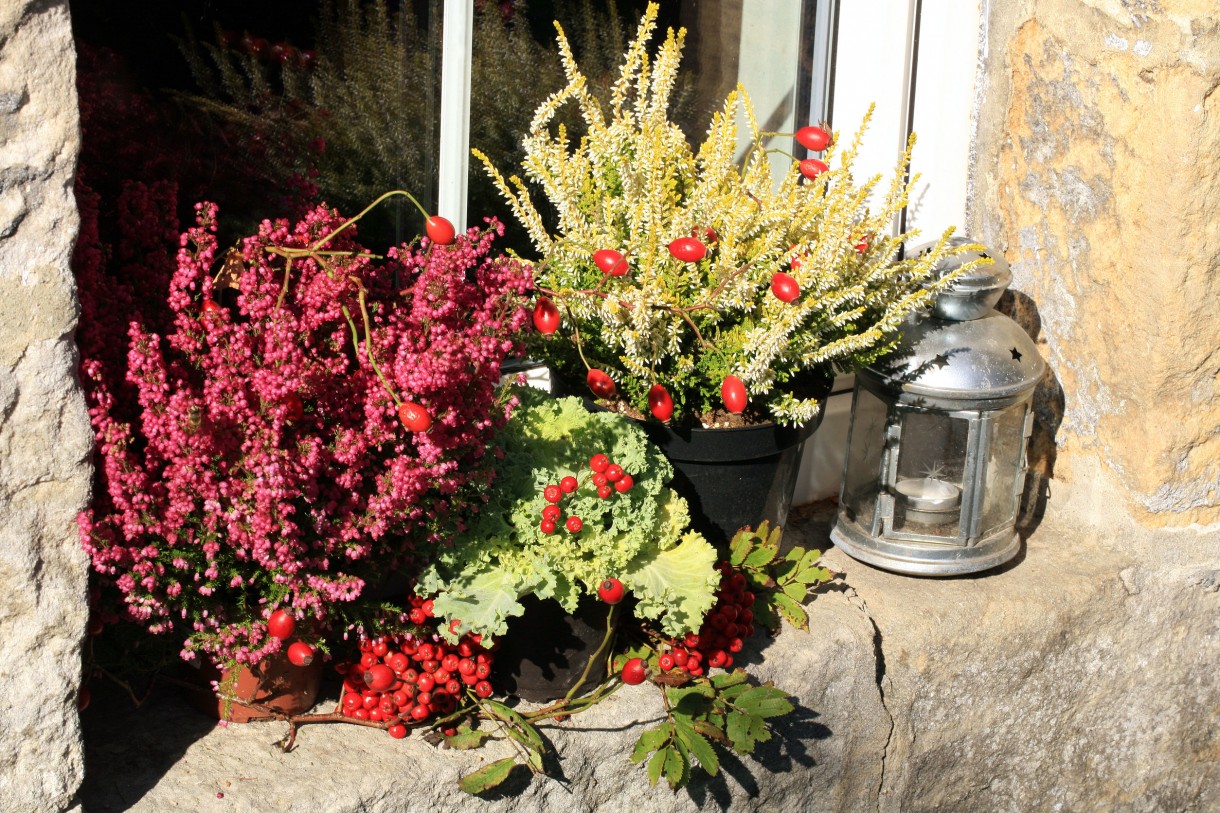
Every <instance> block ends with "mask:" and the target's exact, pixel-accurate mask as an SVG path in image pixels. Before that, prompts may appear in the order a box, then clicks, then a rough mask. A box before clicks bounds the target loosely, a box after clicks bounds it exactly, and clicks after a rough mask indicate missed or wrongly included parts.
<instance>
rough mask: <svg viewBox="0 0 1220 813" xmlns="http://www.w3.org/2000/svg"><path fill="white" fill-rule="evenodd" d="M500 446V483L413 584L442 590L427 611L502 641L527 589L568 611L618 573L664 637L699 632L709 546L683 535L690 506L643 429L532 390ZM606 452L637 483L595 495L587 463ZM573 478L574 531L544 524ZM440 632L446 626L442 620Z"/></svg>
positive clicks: (708, 589)
mask: <svg viewBox="0 0 1220 813" xmlns="http://www.w3.org/2000/svg"><path fill="white" fill-rule="evenodd" d="M520 399H521V401H522V403H521V404H520V405H519V406H518V408H517V409H516V411H515V412H514V414H513V417H512V419H511V420H510V421H509V423H508V425H507V426H506V427H505V429H504V430H503V431H502V432H501V433H500V436H499V438H498V440H497V454H498V455H499V456H501V460H500V461H499V462H498V464H497V468H498V471H497V474H496V481H495V484H494V485H493V486H492V488H491V490H490V493H489V496H488V504H487V506H486V507H484V509H483V510H482V511H481V512H480V514H479V515H478V517H477V518H475V519H474V520H472V522H471V523H470V526H469V527H468V528H467V529H466V530H465V532H463V533H461V534H459V535H458V537H457V540H456V542H455V544H454V546H453V547H452V548H449V549H446V550H443V551H441V552H440V553H439V554H438V555H437V557H436V559H435V560H434V561H433V562H432V563H431V565H430V566H429V567H428V568H427V569H426V570H425V571H424V574H423V575H422V576H421V577H420V583H419V590H420V592H421V593H424V594H429V595H431V594H437V595H436V599H435V602H434V607H433V609H434V612H436V613H437V615H440V616H443V617H445V618H447V619H449V620H451V621H452V620H457V621H460V622H461V625H460V630H461V631H462V632H476V633H483V634H485V635H486V634H492V635H498V634H502V633H503V632H504V631H505V630H506V629H507V626H506V622H507V620H508V618H510V617H512V616H515V615H520V614H521V613H522V612H523V607H522V605H521V604H520V603H519V601H518V599H520V598H521V597H522V596H525V595H527V594H531V593H532V594H534V595H535V596H537V597H539V598H543V599H546V598H554V599H556V600H558V601H559V603H560V604H562V605H563V606H564V608H565V609H567V610H568V611H569V612H571V611H574V610H575V609H576V604H577V601H578V600H579V599H580V597H581V596H582V595H596V594H597V588H598V585H599V584H601V582H602V581H604V580H605V579H607V578H610V577H617V578H618V579H619V580H620V581H622V583H623V585H624V586H625V587H626V588H627V590H628V591H630V593H631V594H632V595H633V596H634V597H635V598H636V599H637V600H638V602H639V603H638V604H637V605H636V607H635V609H634V613H635V615H636V616H637V617H640V618H648V619H656V620H658V621H659V624H660V626H661V628H662V629H663V630H665V632H666V633H668V634H671V635H682V634H684V633H686V632H688V631H690V630H692V629H697V628H698V626H699V624H700V623H701V622H702V620H703V617H704V615H705V614H706V613H707V611H708V610H709V609H711V607H712V605H713V604H714V603H715V601H716V598H715V595H714V592H715V590H716V586H717V583H718V579H719V576H718V574H717V572H716V571H715V570H714V568H713V565H714V564H715V561H716V552H715V549H714V548H713V547H712V546H711V545H710V544H709V543H708V542H707V541H706V540H705V539H704V538H703V537H702V536H700V535H699V534H698V533H695V532H693V531H689V530H688V526H689V524H690V523H689V518H690V516H689V512H688V510H687V506H686V501H685V500H683V499H682V498H681V497H679V496H678V495H677V494H675V493H674V492H673V491H671V490H670V489H669V488H667V484H668V482H669V480H670V478H671V477H672V476H673V469H672V468H671V467H670V465H669V463H668V461H666V460H665V458H664V457H663V456H662V455H661V453H660V451H659V450H658V449H657V448H656V447H654V446H653V445H652V444H651V443H650V442H649V440H648V438H647V436H646V435H645V434H644V432H643V431H642V430H641V429H639V428H638V427H637V426H635V425H634V424H633V423H632V422H631V421H630V420H628V419H627V418H624V417H622V416H620V415H616V414H614V413H610V412H589V411H588V410H586V409H585V407H584V405H583V404H582V402H581V401H580V400H579V399H577V398H563V399H557V400H556V399H551V398H547V397H545V396H542V395H540V394H537V393H536V392H534V391H532V390H528V389H524V388H523V390H522V392H521V394H520ZM594 455H606V456H608V457H609V458H610V459H611V460H612V461H614V463H615V464H617V465H618V466H619V467H621V468H622V469H623V471H624V472H626V473H627V474H628V475H629V476H630V478H631V480H632V481H633V482H632V483H631V485H629V486H628V488H627V489H620V490H616V491H615V492H614V493H613V494H612V495H609V496H605V497H603V496H600V495H599V494H598V493H597V489H596V487H595V486H594V485H593V483H592V482H591V480H592V476H593V475H592V473H591V471H590V468H589V465H588V462H589V460H590V458H591V457H593V456H594ZM565 477H574V478H576V481H577V482H578V483H579V487H577V488H576V489H575V490H574V491H571V492H569V493H567V494H566V496H565V497H563V498H562V499H563V510H564V511H566V512H567V514H568V515H569V516H570V517H571V516H575V517H579V518H580V520H581V523H582V525H581V527H580V530H579V531H577V532H575V533H573V532H571V531H569V530H568V529H567V528H565V527H564V526H563V523H562V522H560V523H559V527H558V528H556V529H553V530H551V531H550V532H548V531H547V530H545V529H544V528H543V527H542V521H544V514H543V512H544V510H545V508H546V506H547V505H548V504H551V505H554V504H555V501H553V500H552V501H548V500H547V498H546V496H545V492H546V491H548V486H550V487H553V488H555V489H556V491H553V492H551V493H552V494H553V495H554V494H555V493H557V490H558V488H559V487H558V486H557V485H555V484H557V483H560V482H561V481H562V480H563V479H564V478H565ZM441 629H442V631H443V630H445V629H446V625H444V624H442V625H441Z"/></svg>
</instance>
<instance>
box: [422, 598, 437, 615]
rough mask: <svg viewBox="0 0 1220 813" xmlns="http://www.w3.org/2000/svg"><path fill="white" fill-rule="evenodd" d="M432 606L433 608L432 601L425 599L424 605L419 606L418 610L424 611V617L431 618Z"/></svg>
mask: <svg viewBox="0 0 1220 813" xmlns="http://www.w3.org/2000/svg"><path fill="white" fill-rule="evenodd" d="M433 606H435V605H434V603H433V601H432V599H425V600H424V603H423V604H421V605H419V608H420V609H421V610H423V611H424V615H426V616H428V617H429V618H431V617H432V608H433Z"/></svg>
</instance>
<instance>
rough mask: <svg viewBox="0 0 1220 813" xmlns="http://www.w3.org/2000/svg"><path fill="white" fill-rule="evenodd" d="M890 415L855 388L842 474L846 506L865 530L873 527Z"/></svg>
mask: <svg viewBox="0 0 1220 813" xmlns="http://www.w3.org/2000/svg"><path fill="white" fill-rule="evenodd" d="M887 412H888V409H887V407H886V404H885V402H884V401H882V400H881V399H880V398H878V397H877V396H876V395H874V394H873V393H871V392H869V391H868V390H866V389H864V388H863V387H859V386H857V387H856V401H855V403H854V404H853V405H852V419H851V435H850V436H849V437H848V440H847V464H846V466H845V468H844V473H843V505H845V506H846V507H847V508H848V509H849V510H850V511H851V512H852V517H853V519H854V521H855V522H857V523H859V524H860V525H861V526H863V527H865V528H867V527H869V526H871V525H872V522H873V510H874V508H875V503H876V497H877V491H878V489H879V488H880V485H879V484H880V480H881V458H882V455H883V454H884V453H885V418H886V413H887Z"/></svg>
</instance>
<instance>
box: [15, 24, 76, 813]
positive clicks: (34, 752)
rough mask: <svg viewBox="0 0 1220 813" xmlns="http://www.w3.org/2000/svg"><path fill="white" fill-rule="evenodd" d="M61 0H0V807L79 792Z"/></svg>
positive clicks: (67, 92)
mask: <svg viewBox="0 0 1220 813" xmlns="http://www.w3.org/2000/svg"><path fill="white" fill-rule="evenodd" d="M73 53H74V52H73V48H72V38H71V29H70V25H69V18H68V8H67V3H66V2H55V1H54V0H41V2H33V1H32V0H0V687H3V690H2V691H0V732H2V736H3V742H4V748H3V749H0V800H2V801H0V807H3V808H4V809H6V810H31V811H32V810H59V809H63V808H64V807H66V806H67V805H68V803H69V802H70V800H71V799H72V798H73V796H74V795H75V793H76V790H77V788H78V786H79V785H80V782H81V778H82V775H83V759H82V748H81V738H80V725H79V722H78V718H77V711H76V707H77V690H78V687H79V684H80V674H79V672H80V664H81V655H80V647H81V640H82V638H83V636H84V629H85V623H86V614H87V604H88V602H87V600H86V585H87V580H86V560H85V556H84V554H83V553H82V551H81V549H80V545H79V543H78V542H77V538H76V528H75V522H74V519H75V516H76V513H77V512H78V511H79V510H80V509H81V508H82V507H83V506H84V504H85V502H86V500H87V499H88V492H89V482H90V468H89V455H90V451H91V448H92V436H91V432H90V430H89V421H88V415H87V414H86V410H85V402H84V398H83V397H82V395H81V393H80V390H79V388H78V386H77V384H76V363H77V362H76V359H77V356H76V347H75V344H74V343H73V339H72V331H73V329H74V328H75V326H76V319H77V311H78V308H77V303H76V297H75V287H74V282H73V279H72V273H71V270H70V268H69V257H70V255H71V252H72V246H73V242H74V241H75V239H76V233H77V225H78V218H77V214H76V203H75V200H74V199H73V195H72V177H73V173H74V171H75V165H76V156H77V152H78V148H79V134H78V129H79V127H78V114H77V105H76V88H75V64H74V56H73Z"/></svg>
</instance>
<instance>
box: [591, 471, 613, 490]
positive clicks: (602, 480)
mask: <svg viewBox="0 0 1220 813" xmlns="http://www.w3.org/2000/svg"><path fill="white" fill-rule="evenodd" d="M609 483H610V478H609V477H607V476H606V473H605V472H602V471H599V472H598V473H597V474H594V475H593V485H595V486H597V487H598V488H601V487H602V486H604V485H608V484H609Z"/></svg>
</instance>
